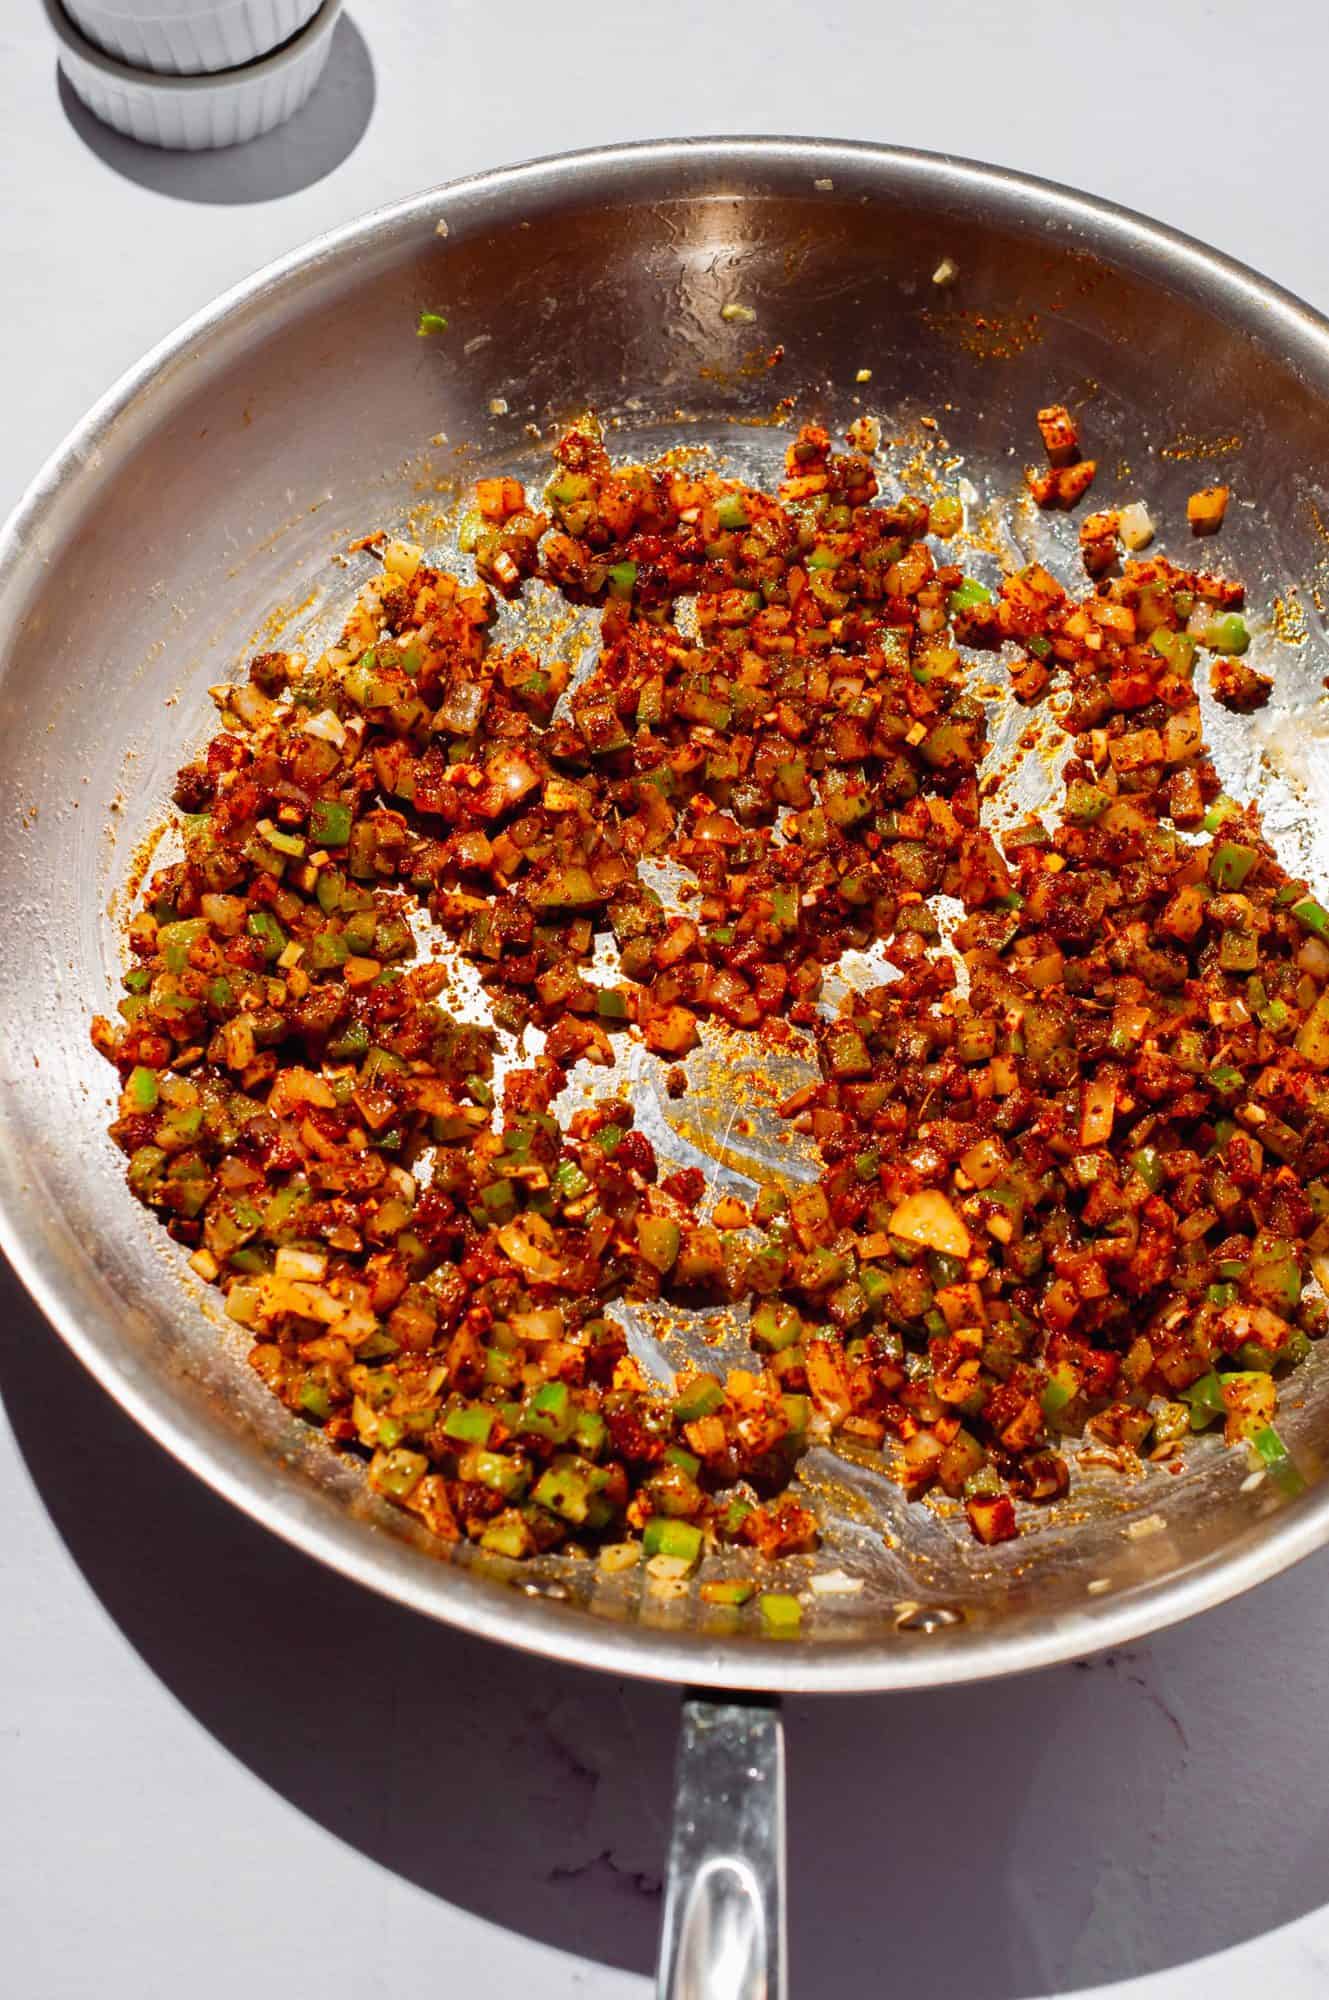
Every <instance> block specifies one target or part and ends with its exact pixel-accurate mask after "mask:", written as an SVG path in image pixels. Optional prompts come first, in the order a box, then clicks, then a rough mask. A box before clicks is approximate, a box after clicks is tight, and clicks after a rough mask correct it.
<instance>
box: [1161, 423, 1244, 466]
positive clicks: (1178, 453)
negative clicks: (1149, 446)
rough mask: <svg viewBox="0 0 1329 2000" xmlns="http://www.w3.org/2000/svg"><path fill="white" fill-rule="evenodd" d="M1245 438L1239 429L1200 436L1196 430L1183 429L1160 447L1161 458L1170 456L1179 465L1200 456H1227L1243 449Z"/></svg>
mask: <svg viewBox="0 0 1329 2000" xmlns="http://www.w3.org/2000/svg"><path fill="white" fill-rule="evenodd" d="M1243 442H1244V440H1243V439H1242V436H1241V433H1240V432H1239V431H1226V432H1222V433H1220V434H1219V435H1218V436H1216V437H1200V436H1197V434H1196V433H1195V432H1194V431H1186V430H1181V431H1178V432H1177V435H1176V436H1175V437H1174V438H1173V440H1172V442H1171V443H1170V444H1165V445H1161V446H1160V447H1159V453H1158V455H1159V457H1160V458H1170V459H1172V460H1173V461H1174V463H1176V464H1178V465H1189V464H1191V463H1192V462H1193V461H1194V460H1195V459H1199V458H1227V457H1228V456H1229V455H1230V454H1231V453H1232V452H1234V451H1240V450H1241V449H1242V445H1243Z"/></svg>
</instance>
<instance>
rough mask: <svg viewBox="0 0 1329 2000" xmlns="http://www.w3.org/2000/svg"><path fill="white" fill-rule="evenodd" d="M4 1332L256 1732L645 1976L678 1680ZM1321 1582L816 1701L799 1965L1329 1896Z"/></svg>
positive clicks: (1289, 1905) (149, 1633) (234, 1737)
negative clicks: (438, 1579) (420, 1554)
mask: <svg viewBox="0 0 1329 2000" xmlns="http://www.w3.org/2000/svg"><path fill="white" fill-rule="evenodd" d="M0 1328H3V1339H0V1386H2V1387H3V1393H4V1399H5V1403H6V1406H7V1409H8V1413H9V1416H10V1419H11V1422H12V1425H13V1429H14V1432H15V1435H16V1437H17V1439H18V1443H19V1446H20V1449H21V1451H22V1453H23V1456H24V1458H25V1461H26V1463H27V1466H28V1469H29V1471H30V1473H31V1475H32V1478H33V1480H34V1481H35V1483H36V1485H37V1488H38V1490H39V1491H40V1493H41V1495H42V1497H43V1500H44V1502H45V1504H46V1506H47V1508H48V1509H49V1511H50V1514H51V1516H52V1519H53V1520H54V1522H55V1525H56V1527H57V1528H58V1530H59V1532H60V1534H61V1535H62V1536H63V1538H64V1540H65V1542H66V1544H67V1546H68V1548H69V1550H70V1551H71V1553H72V1555H73V1556H74V1558H75V1560H76V1562H77V1563H78V1565H79V1566H80V1568H81V1570H82V1572H83V1575H84V1576H85V1578H86V1579H87V1581H88V1583H89V1585H90V1586H91V1588H92V1589H93V1590H94V1591H95V1592H96V1593H97V1595H98V1596H99V1598H100V1599H101V1601H102V1603H103V1604H104V1606H105V1608H106V1609H107V1611H108V1612H109V1613H110V1615H111V1616H112V1617H113V1618H114V1619H115V1621H116V1622H117V1624H118V1625H119V1627H120V1629H121V1630H122V1632H123V1633H124V1634H125V1636H126V1637H127V1638H128V1639H129V1641H130V1642H131V1644H132V1645H133V1646H134V1647H135V1648H136V1649H137V1650H138V1652H139V1653H140V1655H141V1656H142V1657H143V1659H144V1660H145V1661H146V1662H147V1664H148V1665H149V1666H150V1667H151V1668H152V1669H153V1671H154V1672H155V1673H156V1674H157V1675H158V1676H159V1677H160V1679H161V1680H162V1681H163V1682H164V1684H165V1685H166V1687H167V1688H168V1689H169V1690H170V1691H171V1693H172V1694H173V1695H174V1696H175V1697H176V1698H177V1699H178V1700H179V1701H180V1702H182V1703H183V1704H184V1705H185V1707H186V1708H187V1709H188V1710H190V1711H191V1712H192V1713H193V1715H194V1716H195V1717H196V1718H197V1719H198V1720H199V1721H200V1722H201V1723H202V1724H203V1725H204V1727H205V1728H207V1729H208V1730H209V1731H210V1732H211V1733H212V1734H213V1736H214V1737H215V1738H216V1739H217V1740H218V1741H219V1742H220V1743H221V1744H222V1745H224V1746H225V1748H226V1749H227V1750H229V1751H230V1752H231V1753H232V1754H233V1755H234V1756H235V1757H237V1758H238V1759H240V1760H241V1761H242V1762H243V1763H244V1764H245V1765H247V1766H248V1767H249V1769H250V1770H252V1771H253V1772H254V1773H255V1774H256V1775H257V1776H258V1777H260V1778H261V1779H262V1780H263V1781H264V1782H265V1783H266V1784H268V1785H270V1786H271V1787H273V1788H274V1789H275V1790H276V1791H277V1792H278V1793H280V1794H281V1795H282V1796H283V1797H285V1798H286V1799H288V1800H289V1801H290V1802H291V1803H292V1804H293V1805H295V1806H296V1807H298V1808H299V1809H300V1810H301V1811H302V1812H304V1813H306V1814H308V1815H309V1816H310V1817H311V1818H313V1819H314V1820H315V1821H317V1822H318V1823H319V1824H321V1825H322V1826H324V1827H326V1828H328V1829H329V1830H330V1831H331V1832H333V1833H334V1834H336V1835H337V1836H338V1837H339V1838H340V1839H342V1840H343V1841H346V1842H347V1843H349V1844H350V1845H351V1846H352V1847H354V1848H357V1849H359V1850H360V1851H362V1852H363V1853H365V1854H366V1855H369V1856H371V1857H372V1858H373V1859H374V1860H375V1861H377V1862H379V1863H380V1864H381V1865H382V1866H384V1867H386V1868H390V1869H393V1870H395V1871H396V1872H397V1873H398V1874H399V1875H401V1876H403V1877H405V1878H407V1879H408V1880H410V1881H411V1882H413V1883H415V1884H417V1885H419V1886H420V1887H422V1888H424V1889H426V1890H428V1891H430V1892H432V1893H433V1894H434V1895H437V1896H439V1897H442V1898H445V1899H446V1900H447V1901H448V1902H450V1903H453V1904H457V1905H460V1906H462V1907H464V1908H466V1909H467V1910H470V1911H472V1912H474V1913H475V1914H477V1915H479V1916H481V1917H483V1918H486V1919H488V1920H489V1921H491V1922H494V1923H499V1924H502V1925H505V1926H506V1927H508V1928H515V1929H517V1930H518V1931H521V1932H523V1933H526V1934H528V1935H530V1936H533V1937H535V1938H538V1939H540V1940H541V1941H543V1942H545V1943H548V1944H551V1945H554V1946H556V1947H558V1948H561V1949H563V1950H566V1951H572V1952H577V1953H579V1954H582V1955H585V1956H590V1957H593V1958H596V1959H598V1960H600V1961H602V1962H603V1963H606V1964H610V1965H615V1966H619V1967H623V1968H628V1969H631V1970H633V1971H637V1972H648V1971H649V1970H650V1968H651V1966H652V1964H653V1961H654V1954H655V1944H656V1929H657V1924H658V1921H659V1909H660V1904H659V1879H660V1870H661V1867H662V1863H663V1855H664V1847H665V1840H666V1836H667V1829H668V1813H669V1799H670V1789H671V1772H672V1762H673V1751H674V1734H675V1723H676V1697H675V1696H674V1694H673V1693H672V1692H671V1691H670V1690H669V1689H665V1688H656V1687H651V1686H648V1685H644V1684H640V1683H633V1682H621V1681H617V1682H616V1681H611V1680H608V1679H605V1678H601V1677H597V1676H592V1675H589V1674H587V1673H584V1672H582V1671H580V1670H579V1669H577V1668H574V1667H571V1666H564V1665H560V1664H556V1663H551V1662H548V1661H543V1660H539V1659H533V1658H528V1657H526V1656H524V1655H521V1654H518V1653H514V1652H509V1651H505V1650H503V1649H501V1648H499V1647H497V1646H494V1645H491V1644H489V1643H487V1642H485V1641H481V1640H478V1639H474V1638H471V1637H468V1636H467V1635H466V1634H464V1633H462V1632H457V1631H452V1630H449V1629H447V1628H445V1627H443V1626H439V1625H434V1624H431V1623H429V1622H428V1621H426V1620H425V1619H423V1618H421V1617H419V1616H417V1615H416V1614H414V1613H412V1612H408V1611H404V1610H401V1609H398V1608H397V1607H396V1606H394V1605H391V1604H388V1603H384V1602H380V1601H379V1600H378V1599H377V1598H375V1597H373V1596H371V1595H369V1594H368V1593H366V1592H365V1591H363V1590H361V1589H360V1588H359V1587H358V1586H356V1585H354V1584H351V1583H348V1582H346V1581H344V1580H343V1579H342V1578H340V1577H338V1576H335V1575H333V1574H332V1573H331V1572H330V1571H327V1570H324V1569H322V1568H320V1567H319V1566H317V1565H316V1564H315V1563H313V1562H312V1561H310V1560H309V1559H307V1558H306V1557H304V1556H302V1555H300V1554H298V1553H297V1552H295V1551H294V1550H292V1549H290V1548H288V1547H286V1546H285V1544H283V1543H282V1542H279V1541H278V1540H276V1539H275V1538H274V1537H271V1536H269V1535H267V1534H265V1533H264V1532H263V1531H262V1530H261V1529H260V1528H258V1527H256V1526H254V1525H253V1524H252V1523H251V1522H249V1521H248V1520H246V1519H245V1518H244V1517H243V1516H242V1515H240V1514H239V1513H237V1512H235V1511H234V1510H233V1509H232V1508H230V1507H229V1506H227V1505H226V1503H225V1502H223V1501H221V1500H219V1499H217V1498H215V1497H214V1496H213V1495H212V1494H211V1493H210V1492H208V1491H207V1490H206V1489H205V1488H203V1487H202V1486H201V1485H199V1484H198V1483H197V1482H196V1481H195V1480H193V1479H192V1478H191V1477H190V1476H189V1475H188V1474H186V1473H185V1472H184V1471H183V1470H181V1469H180V1468H179V1467H178V1466H176V1465H175V1464H174V1462H173V1461H172V1460H170V1459H169V1458H168V1457H167V1456H166V1455H165V1454H164V1453H163V1452H162V1451H161V1450H159V1448H158V1447H157V1446H156V1445H154V1444H153V1443H151V1442H150V1441H149V1440H148V1439H147V1438H146V1437H145V1436H144V1435H143V1434H142V1433H141V1432H139V1431H138V1430H137V1429H136V1428H135V1426H134V1425H133V1424H131V1423H130V1422H129V1420H128V1419H127V1418H126V1417H124V1416H122V1415H121V1413H120V1412H119V1411H118V1410H117V1409H116V1408H115V1407H114V1406H113V1404H112V1403H111V1402H110V1400H109V1399H108V1398H107V1397H106V1396H105V1395H104V1394H103V1393H102V1391H101V1390H100V1389H99V1388H98V1387H97V1386H96V1384H95V1383H94V1382H92V1380H91V1379H90V1378H89V1377H87V1376H86V1375H85V1374H84V1373H83V1372H82V1370H81V1369H80V1368H79V1366H78V1365H77V1363H76V1362H75V1361H74V1360H73V1359H72V1357H71V1356H69V1355H68V1354H67V1353H66V1351H65V1350H64V1348H63V1347H62V1346H61V1345H60V1343H59V1341H58V1340H57V1339H56V1337H55V1336H54V1335H53V1334H51V1333H50V1332H48V1331H47V1329H46V1328H45V1326H44V1325H43V1323H42V1321H41V1319H40V1316H39V1315H38V1313H37V1312H36V1310H35V1308H34V1307H33V1306H31V1305H30V1304H29V1302H28V1300H27V1299H26V1298H25V1297H24V1295H23V1293H22V1292H21V1290H20V1288H19V1286H18V1284H17V1282H16V1281H15V1279H14V1278H13V1277H12V1276H11V1275H10V1274H9V1273H8V1271H7V1270H5V1269H3V1267H0ZM71 1439H76V1440H77V1448H76V1449H72V1450H71ZM145 1524H151V1527H152V1537H151V1539H148V1538H147V1537H146V1536H145ZM1326 1582H1329V1559H1327V1558H1326V1557H1323V1556H1321V1557H1319V1558H1315V1559H1313V1560H1312V1561H1311V1562H1309V1563H1307V1564H1304V1565H1303V1566H1302V1567H1301V1568H1300V1570H1298V1571H1296V1572H1294V1573H1292V1574H1290V1575H1288V1576H1285V1577H1282V1578H1280V1579H1277V1580H1276V1581H1275V1582H1273V1583H1271V1584H1268V1585H1265V1586H1264V1587H1263V1588H1262V1589H1260V1590H1259V1591H1258V1592H1256V1593H1255V1594H1254V1595H1253V1596H1250V1597H1248V1598H1246V1599H1245V1600H1244V1601H1243V1602H1241V1603H1240V1604H1234V1605H1230V1606H1228V1607H1225V1608H1224V1609H1222V1610H1219V1611H1216V1612H1213V1613H1211V1614H1209V1615H1208V1616H1207V1617H1205V1618H1202V1619H1200V1620H1198V1621H1195V1622H1193V1623H1191V1624H1190V1625H1188V1626H1186V1627H1184V1628H1182V1629H1180V1630H1178V1631H1174V1632H1170V1633H1166V1634H1163V1635H1161V1636H1160V1637H1159V1638H1157V1639H1155V1640H1153V1641H1151V1642H1150V1643H1149V1644H1147V1645H1140V1646H1139V1647H1137V1648H1134V1649H1132V1650H1130V1651H1127V1652H1123V1653H1120V1654H1118V1655H1115V1656H1107V1657H1102V1656H1100V1657H1099V1658H1097V1659H1094V1660H1092V1661H1089V1662H1087V1663H1084V1664H1082V1665H1081V1666H1079V1667H1065V1668H1058V1669H1055V1670H1052V1671H1049V1672H1046V1673H1041V1674H1038V1675H1035V1676H1030V1677H1025V1678H1023V1679H1019V1680H1013V1681H1005V1682H994V1683H991V1684H989V1685H986V1686H979V1687H972V1688H960V1689H954V1690H950V1691H939V1692H937V1693H935V1694H913V1695H894V1696H884V1697H856V1698H839V1699H836V1700H831V1699H828V1698H821V1699H817V1700H811V1699H802V1700H794V1701H791V1702H790V1703H789V1704H788V1705H787V1711H786V1720H787V1732H788V1741H789V1804H790V1884H791V1888H790V1933H791V1941H792V1954H791V1987H792V1990H793V1991H794V1992H805V1993H812V1992H815V1993H816V1994H817V1995H818V2000H849V1996H857V1995H859V1994H861V1993H863V1992H870V1991H875V1990H876V1989H877V1987H878V1986H879V1985H881V1984H883V1983H885V1982H887V1981H889V1984H890V1985H891V1986H892V1988H898V1989H899V1990H900V1991H902V1992H917V1993H921V1994H924V1995H934V1994H948V1993H958V1992H964V1993H966V1994H967V1995H969V1996H970V1997H971V2000H1020V1997H1021V1996H1026V1995H1029V1994H1033V1993H1049V1992H1059V1993H1069V1992H1071V1991H1074V1990H1075V1989H1077V1988H1079V1987H1083V1986H1088V1985H1099V1984H1106V1983H1109V1982H1111V1981H1113V1980H1117V1979H1122V1978H1126V1977H1129V1976H1132V1975H1136V1974H1142V1973H1146V1972H1150V1971H1154V1970H1157V1969H1160V1968H1164V1967H1167V1966H1170V1965H1175V1964H1178V1963H1183V1962H1186V1961H1189V1960H1191V1959H1194V1958H1199V1957H1203V1956H1206V1955H1208V1954H1210V1953H1212V1952H1216V1951H1218V1950H1220V1949H1222V1948H1223V1947H1225V1946H1227V1945H1230V1944H1233V1943H1236V1942H1238V1941H1240V1940H1242V1939H1245V1938H1248V1937H1251V1936H1253V1935H1256V1934H1259V1933H1261V1932H1264V1931H1266V1930H1269V1929H1272V1928H1274V1927H1276V1926H1278V1925H1281V1924H1283V1923H1286V1922H1288V1921H1290V1920H1291V1919H1293V1918H1294V1917H1297V1916H1300V1915H1302V1914H1303V1913H1305V1912H1306V1911H1307V1910H1309V1909H1312V1908H1314V1907H1316V1906H1318V1905H1319V1904H1320V1903H1321V1902H1322V1901H1323V1900H1324V1897H1325V1882H1326V1875H1327V1874H1329V1824H1327V1821H1326V1808H1325V1807H1324V1805H1323V1804H1322V1803H1321V1802H1322V1801H1323V1800H1325V1799H1326V1798H1329V1735H1327V1734H1326V1732H1325V1731H1324V1730H1322V1729H1320V1728H1318V1727H1316V1726H1315V1725H1314V1723H1313V1721H1311V1722H1310V1723H1309V1724H1308V1720H1307V1718H1313V1717H1314V1715H1316V1714H1317V1713H1318V1711H1319V1708H1320V1706H1321V1705H1322V1699H1323V1678H1324V1676H1323V1668H1322V1662H1323V1661H1324V1660H1325V1659H1326V1657H1329V1590H1326V1589H1325V1588H1324V1585H1325V1583H1326ZM201 1838H202V1840H203V1842H204V1847H206V1832H204V1833H203V1834H202V1835H201ZM200 1858H202V1855H201V1856H200Z"/></svg>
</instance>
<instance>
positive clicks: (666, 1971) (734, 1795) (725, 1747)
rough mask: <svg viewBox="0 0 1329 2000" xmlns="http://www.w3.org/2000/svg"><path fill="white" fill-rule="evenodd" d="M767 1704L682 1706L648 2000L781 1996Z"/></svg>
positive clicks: (781, 1857)
mask: <svg viewBox="0 0 1329 2000" xmlns="http://www.w3.org/2000/svg"><path fill="white" fill-rule="evenodd" d="M784 1908H785V1814H784V1730H783V1728H782V1726H781V1723H780V1711H779V1707H778V1706H777V1705H776V1704H775V1703H758V1702H756V1701H754V1700H748V1701H724V1702H719V1701H703V1700H694V1699H688V1700H685V1701H684V1703H683V1726H682V1730H681V1732H680V1736H679V1746H678V1774H677V1782H676V1787H675V1795H674V1831H673V1836H672V1838H671V1840H670V1843H669V1873H668V1880H667V1885H666V1889H665V1906H664V1932H663V1935H662V1937H661V1940H660V1970H659V1982H658V1986H657V1989H656V1990H657V1994H658V2000H785V1993H786V1986H785V1928H784Z"/></svg>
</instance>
